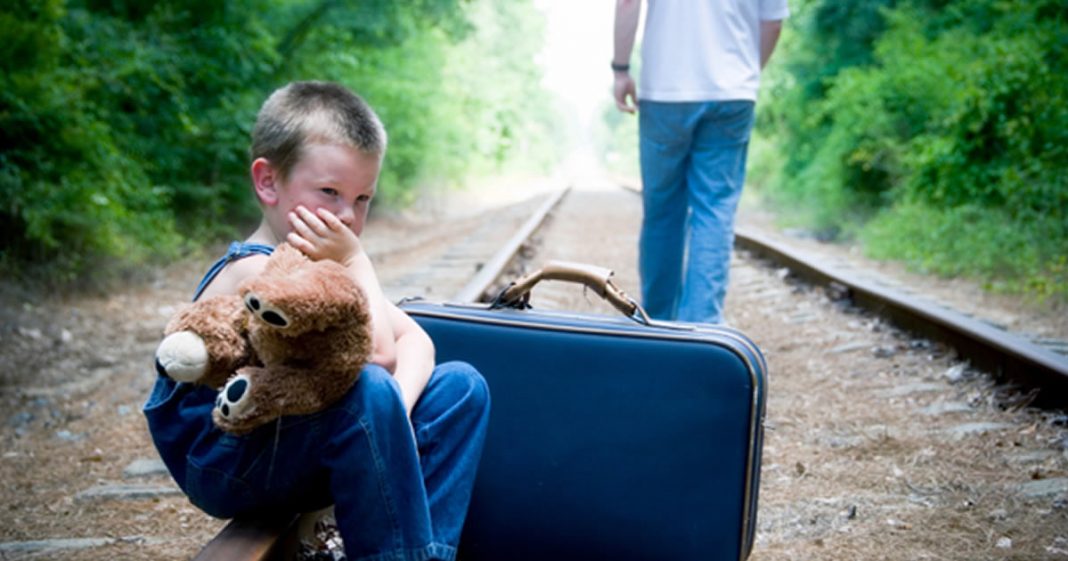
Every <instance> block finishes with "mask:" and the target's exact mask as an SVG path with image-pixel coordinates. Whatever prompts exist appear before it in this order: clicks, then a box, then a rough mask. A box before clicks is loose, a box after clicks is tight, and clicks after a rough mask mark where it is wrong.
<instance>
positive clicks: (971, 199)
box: [754, 0, 1068, 301]
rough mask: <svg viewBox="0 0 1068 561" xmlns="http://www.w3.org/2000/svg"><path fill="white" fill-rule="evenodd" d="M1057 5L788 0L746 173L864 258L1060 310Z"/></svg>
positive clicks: (1064, 51) (1064, 255)
mask: <svg viewBox="0 0 1068 561" xmlns="http://www.w3.org/2000/svg"><path fill="white" fill-rule="evenodd" d="M1064 7H1065V5H1064V3H1063V2H1062V1H1061V0H900V1H895V0H878V1H868V0H863V1H862V0H846V1H842V0H833V1H832V0H804V1H798V2H794V3H792V8H793V10H794V15H793V17H792V18H791V19H790V20H789V22H788V27H787V30H786V32H785V34H784V38H783V42H782V43H781V44H780V47H779V50H778V51H777V53H776V57H775V59H774V61H773V64H772V68H771V69H770V71H769V73H768V74H766V76H765V82H764V91H763V94H762V95H763V97H762V100H761V110H760V118H759V122H758V131H759V134H760V135H761V136H762V137H764V138H766V139H769V140H770V141H771V142H772V143H773V145H774V148H773V149H772V150H770V151H762V153H763V155H764V159H763V161H761V162H759V163H758V164H757V165H756V166H755V167H754V169H755V170H757V171H758V173H757V175H756V176H755V177H754V179H755V180H756V182H757V184H759V185H760V187H761V189H762V192H763V194H764V195H765V199H770V200H771V201H773V202H774V203H776V204H777V205H778V206H779V207H780V208H783V209H786V208H790V209H803V210H804V211H805V217H804V218H805V220H806V221H807V222H808V224H809V225H810V226H812V227H814V228H818V229H821V230H824V231H827V230H837V231H840V232H843V233H845V234H846V235H856V236H858V237H859V238H860V239H861V240H862V241H863V242H864V244H865V246H866V248H867V249H868V250H869V251H870V253H871V254H872V255H874V256H876V257H883V258H894V259H903V260H906V261H907V262H908V263H909V264H910V265H912V266H914V267H916V268H918V269H920V270H924V271H930V272H934V273H939V274H946V275H968V276H970V277H973V278H977V279H979V280H981V281H983V282H985V283H986V284H987V285H988V286H990V287H993V288H997V289H1001V290H1007V291H1011V292H1017V293H1026V294H1030V295H1034V296H1037V297H1039V298H1047V297H1054V298H1056V299H1059V300H1061V301H1068V267H1066V260H1068V174H1066V173H1065V165H1066V162H1068V104H1066V103H1065V99H1066V98H1068V21H1066V18H1068V12H1066V11H1065V10H1064Z"/></svg>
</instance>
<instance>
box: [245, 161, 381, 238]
mask: <svg viewBox="0 0 1068 561" xmlns="http://www.w3.org/2000/svg"><path fill="white" fill-rule="evenodd" d="M259 162H262V163H259ZM258 163H259V171H257V164H258ZM381 167H382V162H381V156H379V155H378V154H367V153H365V152H362V151H360V150H359V149H356V148H352V147H350V146H343V145H337V144H309V145H307V146H305V147H304V156H303V157H302V158H301V159H300V160H299V161H298V162H297V164H296V165H295V166H293V169H292V170H290V172H289V177H288V178H286V179H285V180H284V181H283V180H280V178H279V177H278V175H277V172H276V171H275V170H274V169H273V167H271V165H270V163H269V162H267V160H262V159H260V160H256V162H253V164H252V175H253V181H254V182H255V183H256V192H257V195H258V196H259V198H260V201H261V202H262V203H263V204H264V215H265V216H266V217H267V220H268V222H269V223H270V225H271V228H272V230H274V232H275V235H277V236H278V237H279V239H284V236H285V234H287V233H288V232H289V231H290V227H289V224H288V221H287V220H286V215H287V214H289V213H290V212H291V211H293V210H294V209H296V208H297V207H298V206H303V207H305V208H307V209H308V210H310V211H312V212H315V211H316V210H318V209H320V208H323V209H326V210H328V211H330V212H331V213H333V214H334V215H336V216H337V217H338V218H339V219H341V222H343V223H344V224H345V225H346V226H348V227H349V229H350V230H352V232H353V233H355V234H356V235H357V236H359V235H360V234H362V233H363V226H364V221H365V220H366V219H367V211H368V209H369V208H370V206H371V199H372V198H374V196H375V189H376V187H377V184H378V173H379V171H380V170H381Z"/></svg>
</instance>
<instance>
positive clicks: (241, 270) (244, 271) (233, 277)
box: [200, 254, 267, 299]
mask: <svg viewBox="0 0 1068 561" xmlns="http://www.w3.org/2000/svg"><path fill="white" fill-rule="evenodd" d="M266 266H267V256H266V255H260V254H255V255H249V256H248V257H245V258H244V259H238V260H237V261H232V262H231V263H230V264H228V265H227V266H226V267H224V268H223V270H222V271H220V272H219V275H218V276H217V277H215V279H213V280H212V281H211V283H209V284H208V286H207V288H205V289H204V292H203V293H202V294H201V295H200V298H201V299H204V298H209V297H211V296H218V295H220V294H237V287H238V285H240V284H241V282H242V281H244V280H245V279H247V278H249V277H251V276H255V275H258V274H260V272H262V271H263V268H264V267H266Z"/></svg>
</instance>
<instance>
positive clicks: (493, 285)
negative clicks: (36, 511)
mask: <svg viewBox="0 0 1068 561" xmlns="http://www.w3.org/2000/svg"><path fill="white" fill-rule="evenodd" d="M567 193H568V192H567V190H561V191H558V192H556V193H553V194H551V195H549V196H545V197H543V198H541V199H540V200H538V201H533V202H532V201H528V202H526V203H523V204H520V205H514V206H513V207H510V208H507V209H503V210H501V211H500V212H499V213H498V215H499V218H500V220H498V221H496V224H491V222H494V221H488V222H485V223H481V224H478V225H476V226H474V227H471V228H469V229H467V230H465V231H464V232H462V235H457V238H459V239H457V241H456V243H453V244H447V247H444V248H443V249H442V250H440V251H438V252H437V254H436V255H434V256H430V257H431V258H430V259H429V263H430V265H428V266H425V267H422V268H420V269H407V270H405V271H403V272H402V273H401V274H398V275H396V276H394V277H392V278H391V279H390V281H389V282H388V283H385V284H387V294H388V295H390V296H391V297H393V298H395V299H396V298H399V297H402V296H410V295H413V294H415V295H424V296H430V297H434V298H437V299H444V300H448V301H456V302H476V301H484V300H486V299H487V298H488V297H490V296H492V295H493V294H495V293H496V292H497V291H498V290H499V288H500V286H501V279H502V276H508V278H511V277H513V276H515V274H516V273H517V272H518V271H517V270H516V261H517V258H518V260H523V259H529V258H530V257H531V255H529V254H530V253H531V251H530V247H531V242H530V240H531V237H532V236H533V235H534V233H535V232H537V231H538V228H539V227H540V226H541V225H542V224H543V223H544V221H545V220H546V218H547V217H548V216H550V215H551V214H552V212H553V211H554V209H557V208H558V207H559V206H560V203H561V201H563V200H564V198H565V197H566V196H567ZM585 210H586V211H589V209H588V208H587V209H585ZM571 222H574V221H571ZM502 224H507V227H505V228H504V229H510V230H512V233H511V234H510V235H503V234H502V227H503V226H502ZM571 226H572V227H575V228H578V229H580V230H581V228H582V226H576V225H575V224H573V223H572V224H571ZM629 227H630V229H631V230H635V229H636V227H637V225H636V224H631V225H630V226H629ZM589 234H592V232H590V233H589ZM570 236H571V238H572V239H574V238H575V233H574V232H572V233H571V234H570ZM505 238H506V239H507V241H506V242H505V243H504V244H503V245H502V244H500V240H501V239H505ZM587 238H588V236H587ZM585 241H586V242H587V244H589V243H596V240H591V239H586V240H585ZM632 242H633V240H630V239H627V240H622V239H618V238H616V239H613V240H612V241H610V243H615V244H617V245H618V244H624V243H626V244H632ZM423 245H425V244H423V243H416V244H414V245H413V247H415V246H420V247H421V246H423ZM547 246H548V244H547ZM736 247H737V248H738V249H741V250H744V251H745V252H747V253H748V254H750V255H752V256H754V257H755V258H757V259H749V261H747V262H746V263H743V264H742V265H743V266H745V267H752V266H754V265H753V263H752V262H756V261H757V260H762V261H771V262H772V263H773V264H774V265H773V266H774V268H783V267H785V268H787V269H789V271H790V272H791V273H792V275H793V276H794V277H796V278H800V279H802V280H804V281H805V282H806V283H810V284H812V285H815V286H819V287H822V289H823V290H827V291H830V292H832V293H833V294H834V295H835V299H838V300H839V301H841V300H845V301H848V302H850V303H852V304H853V305H855V306H859V307H861V308H864V309H867V310H869V311H870V312H871V313H873V314H876V315H877V316H878V317H879V318H882V319H880V320H879V321H882V320H885V321H887V322H890V323H893V324H895V325H898V326H901V327H902V328H903V329H906V330H908V331H909V332H910V333H913V334H915V335H914V336H916V337H923V338H926V339H930V340H934V341H939V342H941V343H944V344H945V345H948V346H950V347H952V348H954V349H956V351H957V352H958V353H959V355H960V356H961V357H962V358H963V359H965V360H967V361H969V362H970V363H971V365H972V366H973V367H976V368H980V369H982V370H984V371H986V372H988V373H990V374H992V375H994V376H995V377H998V378H1008V379H1010V380H1012V381H1014V382H1017V383H1020V384H1024V385H1026V386H1028V387H1031V388H1035V389H1036V390H1037V399H1036V400H1035V403H1037V404H1043V405H1053V406H1061V407H1063V406H1064V405H1065V404H1066V401H1065V400H1066V399H1068V391H1065V390H1066V389H1068V358H1066V357H1065V356H1063V355H1060V354H1058V353H1055V352H1053V351H1050V350H1048V349H1045V348H1042V347H1040V346H1038V345H1035V344H1033V343H1031V342H1029V341H1027V340H1025V339H1022V338H1020V337H1017V336H1014V335H1012V334H1010V333H1007V332H1004V331H1000V330H997V329H995V328H992V327H990V326H988V325H986V324H983V323H981V322H979V321H977V320H975V319H973V318H969V317H966V316H964V315H962V314H958V313H955V312H952V311H951V310H947V309H944V308H941V307H939V306H937V305H935V304H931V303H929V302H923V301H920V300H917V299H916V298H913V297H910V296H908V295H904V294H902V293H900V292H899V291H897V290H894V289H893V288H890V287H883V286H878V285H875V284H872V283H870V282H867V281H866V280H865V279H863V278H860V277H857V276H855V275H851V274H849V273H847V272H843V271H840V270H834V269H832V268H829V267H827V266H825V265H823V264H820V263H818V262H816V261H814V260H813V259H812V257H811V256H809V255H806V254H804V253H803V252H799V251H797V250H795V249H791V248H789V247H786V246H785V245H783V244H781V243H777V242H775V241H773V240H770V239H768V238H766V237H763V236H761V235H760V234H759V233H757V232H751V231H746V230H740V231H738V233H737V237H736ZM558 249H559V248H556V247H553V250H554V251H555V250H558ZM409 250H412V248H409ZM524 253H526V254H524ZM537 258H538V259H539V260H542V259H543V258H564V259H572V260H574V259H575V257H574V256H573V255H568V254H566V253H565V254H564V255H562V256H561V255H560V254H559V253H555V254H553V253H550V251H549V250H548V249H547V247H543V248H542V250H541V253H539V254H538V256H537ZM579 259H582V257H579ZM747 259H748V258H747ZM595 264H605V265H609V264H610V263H595ZM764 266H766V264H765V265H764ZM752 276H753V275H752V274H748V273H747V274H743V275H742V276H741V278H740V279H738V280H739V281H740V282H741V283H744V284H745V286H747V289H749V290H754V291H756V293H757V294H756V297H759V295H760V294H761V293H762V292H760V291H779V292H781V291H782V290H781V289H779V288H775V287H769V286H768V281H767V280H760V279H757V280H753V279H751V278H749V277H752ZM757 276H759V275H757ZM780 280H782V279H781V278H780ZM628 283H629V284H628ZM635 283H636V279H634V278H630V279H625V280H624V281H623V283H622V288H624V289H625V290H627V291H629V292H632V293H634V292H636V290H634V288H635ZM540 296H543V297H544V298H543V300H542V301H544V302H549V303H550V305H551V303H552V302H553V300H554V298H556V296H554V294H553V292H552V289H548V290H545V291H544V294H540ZM594 305H596V304H594ZM794 319H796V320H797V321H807V319H805V318H800V317H798V318H794ZM846 347H847V346H839V347H837V348H836V349H834V350H832V351H831V352H833V353H845V352H850V351H849V349H847V348H846ZM906 394H907V392H905V393H903V394H902V395H906ZM887 395H889V396H893V395H895V394H894V392H893V390H889V392H888V394H887ZM773 422H774V421H773ZM771 429H772V430H774V429H775V427H774V426H773V427H771ZM1066 454H1068V452H1066ZM801 465H802V464H801V463H800V462H798V464H797V466H801ZM796 469H797V470H798V471H799V472H802V473H803V472H804V469H805V468H802V467H798V468H796ZM853 509H854V512H855V509H856V507H855V506H854V507H853ZM294 528H295V517H284V518H281V519H273V520H264V519H260V520H235V521H232V522H230V523H229V524H228V525H227V526H226V527H225V528H224V529H223V530H222V532H220V533H219V534H218V535H217V536H216V537H215V538H214V539H213V540H212V541H211V542H210V543H209V544H208V545H207V546H206V547H205V548H204V549H203V550H202V551H201V552H200V554H199V555H198V556H197V557H196V559H198V560H212V559H225V560H244V559H248V560H252V559H287V558H289V557H291V555H292V551H293V549H294V547H295V546H296V543H295V540H294V538H293V536H294Z"/></svg>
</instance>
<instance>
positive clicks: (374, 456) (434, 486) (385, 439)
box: [145, 362, 489, 561]
mask: <svg viewBox="0 0 1068 561" xmlns="http://www.w3.org/2000/svg"><path fill="white" fill-rule="evenodd" d="M201 393H204V394H205V396H200V395H199V394H201ZM214 394H215V392H214V391H213V390H210V389H208V388H203V387H194V386H190V385H189V384H174V382H173V381H168V380H166V379H165V378H161V379H160V381H159V382H157V385H156V389H155V390H154V391H153V395H152V397H151V398H150V399H149V402H148V403H147V404H146V406H145V414H146V416H147V417H148V421H149V425H150V428H151V429H152V434H153V438H154V440H155V442H156V446H157V448H159V451H160V454H161V456H162V457H163V460H164V462H165V463H166V464H167V466H168V468H169V469H170V470H171V473H172V475H174V477H175V480H176V481H177V482H178V483H179V485H180V486H181V487H182V489H183V490H184V491H185V492H186V494H187V495H188V496H189V499H190V500H191V501H192V502H193V503H194V504H196V505H197V506H198V507H200V508H201V509H203V510H204V511H205V512H207V513H208V514H211V515H214V516H218V517H220V518H230V517H233V516H237V515H242V514H249V513H265V512H271V511H279V512H309V511H313V510H318V509H321V508H323V507H325V506H328V505H330V504H334V505H335V507H334V508H335V515H336V517H337V522H338V529H339V530H340V532H341V537H342V539H343V540H344V542H345V551H346V553H347V555H348V558H349V559H350V560H352V561H368V560H374V561H426V560H429V559H443V560H451V559H453V558H454V557H455V555H456V546H457V544H458V543H459V541H460V531H461V529H462V527H463V521H464V517H465V515H466V513H467V506H468V502H469V501H470V497H471V490H472V488H473V485H474V479H475V472H476V468H477V465H478V460H479V457H480V456H481V453H482V443H483V440H484V438H485V432H486V425H487V421H488V418H489V393H488V389H487V387H486V382H485V380H484V379H483V378H482V376H481V375H480V374H479V373H478V372H477V371H476V370H475V369H474V368H472V367H471V366H470V365H468V364H466V363H462V362H451V363H446V364H442V365H439V366H438V367H437V368H435V369H434V373H433V375H432V376H431V379H430V382H429V383H428V384H427V387H426V389H425V390H424V392H423V394H422V396H421V397H420V399H419V402H418V403H417V404H416V406H415V410H414V411H413V412H412V420H411V424H409V420H408V416H407V414H406V412H405V409H404V404H403V403H402V402H401V399H400V392H399V389H398V386H397V383H396V382H395V381H394V380H393V377H392V376H390V374H389V373H388V372H386V371H385V370H384V369H382V368H380V367H378V366H376V365H369V366H367V367H365V368H364V370H363V372H362V374H361V376H360V379H359V381H358V382H357V383H356V385H355V386H354V387H353V388H352V390H350V391H349V392H348V393H347V394H346V395H345V396H344V397H343V398H342V399H341V401H340V402H339V403H337V404H335V405H333V406H331V407H330V408H329V409H327V410H325V411H322V412H320V413H316V414H313V415H304V416H292V417H282V418H281V419H280V420H279V421H278V422H277V423H271V424H269V425H265V426H263V427H260V428H259V429H257V430H255V431H253V432H252V433H250V434H248V435H243V436H234V435H230V434H226V433H222V432H221V431H219V430H218V429H216V428H214V427H212V426H211V415H210V412H211V404H212V400H213V399H214V398H213V396H214ZM202 397H207V398H208V399H207V401H206V404H205V406H203V407H202V406H201V405H200V403H201V401H203V399H202ZM183 402H184V403H183ZM201 409H202V410H201ZM196 423H200V424H201V425H203V426H202V427H200V428H197V427H196V426H194V425H195V424H196ZM413 429H414V436H415V438H414V439H413V438H412V437H413Z"/></svg>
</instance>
